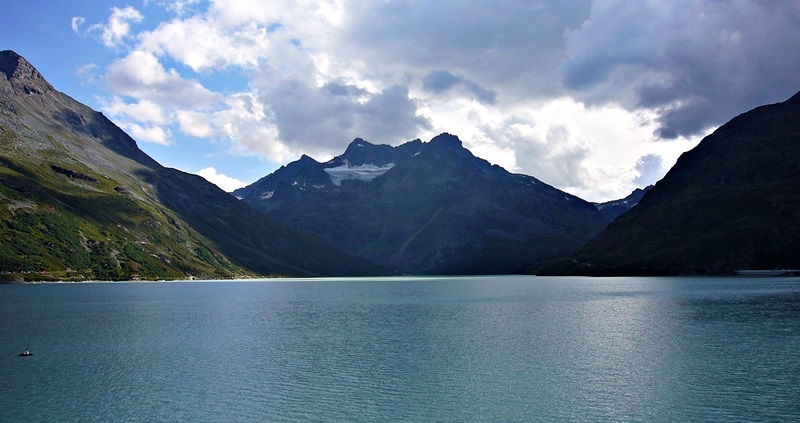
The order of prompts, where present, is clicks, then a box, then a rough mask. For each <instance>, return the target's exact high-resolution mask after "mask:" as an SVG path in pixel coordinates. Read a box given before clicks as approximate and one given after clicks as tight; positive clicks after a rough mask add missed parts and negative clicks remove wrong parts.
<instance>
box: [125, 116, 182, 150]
mask: <svg viewBox="0 0 800 423" xmlns="http://www.w3.org/2000/svg"><path fill="white" fill-rule="evenodd" d="M121 126H122V127H123V128H124V129H125V130H126V131H128V132H130V134H131V136H132V137H133V139H135V140H137V141H145V142H151V143H154V144H160V145H170V137H171V136H172V132H171V131H170V130H169V129H165V128H163V127H160V126H153V125H147V124H144V125H141V124H138V123H131V122H125V121H122V122H121Z"/></svg>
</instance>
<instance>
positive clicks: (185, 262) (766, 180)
mask: <svg viewBox="0 0 800 423" xmlns="http://www.w3.org/2000/svg"><path fill="white" fill-rule="evenodd" d="M798 157H800V94H798V95H795V96H794V97H792V98H790V99H789V100H787V101H785V102H783V103H778V104H773V105H767V106H762V107H759V108H756V109H754V110H752V111H749V112H746V113H743V114H742V115H740V116H738V117H736V118H734V119H733V120H731V121H730V122H728V123H727V124H725V125H723V126H721V127H720V128H719V129H717V130H716V131H715V132H714V133H712V134H711V135H709V136H708V137H706V138H705V139H703V140H702V141H701V142H700V144H699V145H698V146H697V147H696V148H695V149H693V150H691V151H689V152H687V153H685V154H683V155H682V156H681V157H680V159H679V160H678V162H677V163H676V165H675V166H674V167H673V168H672V169H671V170H670V171H669V172H668V173H667V175H666V176H665V177H664V178H663V179H662V180H661V181H659V182H658V183H656V184H655V186H652V187H647V188H644V189H641V190H636V191H634V192H633V193H632V194H631V195H630V196H628V197H626V198H624V199H621V200H616V201H611V202H607V203H601V204H592V203H589V202H586V201H584V200H582V199H580V198H578V197H576V196H573V195H570V194H567V193H565V192H563V191H560V190H558V189H556V188H554V187H552V186H550V185H548V184H545V183H543V182H542V181H540V180H538V179H536V178H534V177H532V176H527V175H521V174H514V173H511V172H508V171H506V170H505V169H503V168H501V167H499V166H496V165H491V164H490V163H489V162H487V161H485V160H483V159H481V158H478V157H475V156H474V155H473V154H472V153H471V152H470V151H469V150H467V149H466V148H464V146H463V144H462V142H461V140H459V139H458V137H456V136H455V135H451V134H447V133H445V134H441V135H438V136H436V137H434V138H433V139H431V140H430V141H428V142H423V141H421V140H419V139H418V140H414V141H409V142H406V143H404V144H401V145H398V146H389V145H383V144H372V143H370V142H368V141H366V140H363V139H356V140H354V141H353V142H352V143H350V145H349V146H348V147H347V149H346V150H345V151H344V153H343V154H341V155H339V156H337V157H335V158H333V159H332V160H329V161H327V162H324V163H321V162H318V161H316V160H314V159H313V158H311V157H308V156H302V157H301V158H300V159H298V160H297V161H294V162H291V163H289V164H287V165H285V166H283V167H281V168H280V169H278V170H276V171H275V172H273V173H271V174H269V175H267V176H265V177H263V178H262V179H260V180H258V181H256V182H255V183H253V184H251V185H249V186H247V187H244V188H242V189H239V190H236V191H235V192H233V193H226V192H223V191H222V190H220V189H219V188H218V187H216V186H215V185H213V184H211V183H209V182H207V181H206V180H205V179H203V178H201V177H199V176H196V175H192V174H188V173H184V172H181V171H178V170H176V169H170V168H166V167H164V166H162V165H160V164H159V163H157V162H156V161H155V160H153V159H152V158H151V157H149V156H148V155H147V154H145V153H144V152H143V151H142V150H140V149H139V148H138V146H137V144H136V142H135V141H134V140H133V139H132V138H131V137H130V136H128V135H127V134H126V133H125V132H123V131H122V130H121V129H120V128H119V127H117V126H116V125H114V124H113V123H112V122H111V121H110V120H109V119H107V118H106V117H105V116H103V114H102V113H99V112H96V111H94V110H92V109H90V108H89V107H87V106H85V105H83V104H80V103H78V102H76V101H75V100H73V99H72V98H70V97H69V96H67V95H65V94H63V93H60V92H59V91H57V90H56V89H55V88H54V87H53V86H52V85H50V84H49V83H48V82H47V81H46V80H45V79H44V78H43V77H42V75H41V74H40V73H39V72H38V71H37V70H36V69H35V68H34V67H33V66H32V65H31V64H30V63H28V62H27V61H26V60H25V59H24V58H23V57H21V56H19V55H18V54H16V53H14V52H13V51H2V52H0V243H2V248H0V282H2V281H19V280H31V279H37V280H41V279H45V280H48V279H49V280H86V279H103V280H127V279H180V278H241V277H263V276H364V275H389V274H414V275H431V274H450V275H461V274H509V273H536V274H540V275H566V274H570V275H572V274H579V275H674V274H732V273H734V272H735V271H736V270H742V269H798V268H800V211H798V210H800V159H798Z"/></svg>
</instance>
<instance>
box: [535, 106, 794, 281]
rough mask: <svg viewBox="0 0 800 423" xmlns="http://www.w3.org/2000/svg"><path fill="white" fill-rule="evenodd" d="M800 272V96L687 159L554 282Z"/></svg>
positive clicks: (724, 131) (766, 109)
mask: <svg viewBox="0 0 800 423" xmlns="http://www.w3.org/2000/svg"><path fill="white" fill-rule="evenodd" d="M780 269H785V270H790V271H791V270H794V271H796V270H797V269H800V93H798V94H797V95H795V96H794V97H792V98H790V99H789V100H787V101H785V102H783V103H778V104H772V105H767V106H761V107H758V108H756V109H753V110H751V111H749V112H746V113H743V114H741V115H739V116H737V117H736V118H734V119H732V120H731V121H730V122H728V123H726V124H725V125H723V126H721V127H720V128H719V129H717V130H716V131H715V132H714V133H712V134H711V135H709V136H707V137H706V138H705V139H703V140H702V141H701V142H700V144H699V145H698V146H697V147H696V148H694V149H693V150H691V151H689V152H687V153H684V154H683V155H682V156H681V157H680V158H679V159H678V162H677V163H676V164H675V166H674V167H673V168H672V169H671V170H670V171H669V172H668V173H667V175H666V176H665V177H664V178H663V179H662V180H661V181H659V182H658V183H657V184H656V185H655V187H653V188H652V189H651V190H650V191H649V192H647V193H646V194H645V195H644V196H643V198H642V199H641V201H640V202H639V204H638V205H636V206H635V207H634V208H632V209H631V210H630V211H629V212H627V213H625V214H623V215H622V216H620V217H619V218H618V219H617V220H616V221H614V222H613V223H612V224H611V225H609V227H608V228H606V229H605V230H603V231H602V232H601V233H600V234H599V235H598V236H597V237H595V238H594V239H593V240H591V241H590V242H589V243H588V244H587V245H586V246H584V247H582V248H581V249H580V250H578V251H577V252H576V253H574V254H573V255H572V256H571V257H570V258H568V259H566V260H563V261H560V262H559V263H557V264H553V265H550V266H547V267H545V268H544V269H541V271H540V273H541V274H557V275H565V274H569V275H574V274H581V275H672V274H732V273H734V272H736V271H737V270H780Z"/></svg>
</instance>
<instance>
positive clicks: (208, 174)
mask: <svg viewBox="0 0 800 423" xmlns="http://www.w3.org/2000/svg"><path fill="white" fill-rule="evenodd" d="M196 174H197V175H200V176H202V177H203V178H205V179H206V180H207V181H208V182H211V183H212V184H214V185H216V186H218V187H220V188H221V189H222V190H223V191H225V192H231V191H234V190H236V189H238V188H241V187H244V186H246V185H247V183H245V182H242V181H240V180H238V179H236V178H231V177H230V176H227V175H223V174H221V173H217V170H216V169H214V168H213V167H206V168H203V169H201V170H199V171H198V172H197V173H196Z"/></svg>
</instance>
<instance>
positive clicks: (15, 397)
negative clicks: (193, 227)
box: [0, 276, 800, 422]
mask: <svg viewBox="0 0 800 423" xmlns="http://www.w3.org/2000/svg"><path fill="white" fill-rule="evenodd" d="M26 347H29V348H30V351H31V352H32V353H33V356H31V357H19V356H18V355H19V353H21V352H22V351H24V350H25V348H26ZM787 420H794V421H798V420H800V278H760V279H759V278H556V277H553V278H542V277H527V276H513V277H463V278H462V277H459V278H456V277H452V278H379V279H317V280H279V281H274V280H268V281H260V280H259V281H231V282H217V281H214V282H197V281H195V282H166V283H86V284H32V285H0V421H8V422H11V421H31V422H111V421H114V422H121V421H143V422H159V421H168V422H173V421H192V422H234V421H235V422H263V421H288V422H292V421H294V422H306V421H316V422H358V421H363V422H375V421H404V422H405V421H421V422H461V421H470V422H471V421H488V422H528V421H676V422H678V421H680V422H682V421H720V422H729V421H787Z"/></svg>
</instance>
